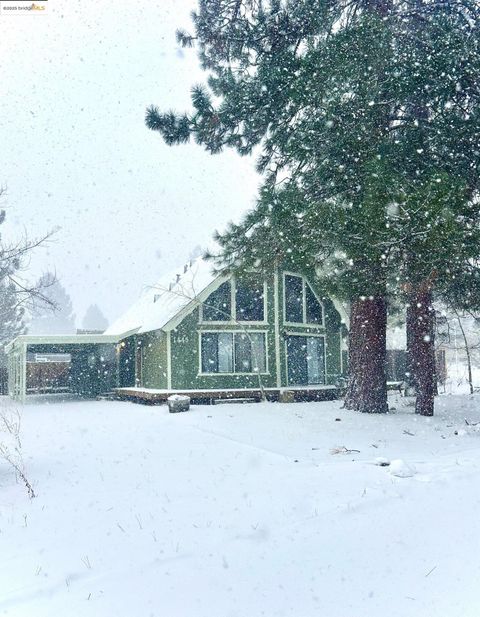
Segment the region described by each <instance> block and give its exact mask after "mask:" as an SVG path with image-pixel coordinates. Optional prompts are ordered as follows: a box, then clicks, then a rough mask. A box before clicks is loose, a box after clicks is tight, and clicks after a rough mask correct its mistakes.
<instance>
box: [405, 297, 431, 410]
mask: <svg viewBox="0 0 480 617" xmlns="http://www.w3.org/2000/svg"><path fill="white" fill-rule="evenodd" d="M425 287H426V288H425ZM408 310H409V312H410V314H409V318H407V330H408V333H407V343H408V345H409V348H408V350H407V355H408V358H409V365H410V370H411V371H412V372H413V376H412V377H413V383H414V384H415V389H416V395H417V399H416V402H415V413H418V414H420V415H422V416H433V410H434V402H435V391H436V370H435V311H434V309H433V298H432V290H431V287H430V286H423V288H422V286H420V287H419V288H418V289H416V290H414V291H413V292H412V294H411V296H410V301H409V307H408Z"/></svg>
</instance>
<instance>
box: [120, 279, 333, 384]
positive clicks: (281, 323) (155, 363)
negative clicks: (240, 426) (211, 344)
mask: <svg viewBox="0 0 480 617" xmlns="http://www.w3.org/2000/svg"><path fill="white" fill-rule="evenodd" d="M287 270H288V271H290V270H289V269H288V268H287ZM291 272H292V273H295V274H303V275H304V276H305V279H306V280H307V281H308V283H309V285H310V287H311V288H312V289H313V291H314V293H315V295H316V296H317V298H318V299H319V300H321V302H322V304H323V310H324V323H323V324H318V325H314V326H311V325H309V326H306V325H301V324H288V323H286V322H285V318H284V271H283V270H281V271H280V270H279V271H278V273H277V276H276V277H275V276H274V275H273V274H272V275H271V276H269V277H268V278H267V279H266V320H265V323H264V322H258V323H245V324H240V323H235V322H233V321H227V322H224V323H215V322H203V323H202V322H200V317H201V310H200V309H199V308H198V307H197V308H195V309H194V310H193V311H192V312H191V313H190V314H188V315H186V316H185V317H184V318H183V319H182V321H181V322H180V323H179V324H178V325H177V326H176V327H175V328H174V329H173V330H171V331H170V332H163V331H161V330H158V331H155V332H150V333H148V334H143V335H137V336H135V337H132V338H134V339H135V343H134V348H135V349H136V351H134V353H135V364H136V371H135V375H136V383H137V385H141V386H143V387H146V388H159V389H167V388H171V389H174V390H182V389H202V390H203V389H231V388H258V387H259V376H258V375H257V374H219V373H202V367H201V361H200V337H201V333H202V332H204V333H205V332H225V331H229V332H245V331H246V332H265V333H266V369H265V372H264V373H262V374H261V375H260V379H261V382H262V385H263V386H264V387H271V388H274V387H277V386H278V385H280V386H282V387H285V386H287V385H288V378H287V353H286V341H287V338H288V336H289V335H292V336H293V335H306V336H308V335H311V336H315V335H317V336H319V335H321V336H322V337H324V341H325V383H326V384H328V385H333V384H335V383H336V382H337V381H338V378H339V377H340V376H341V372H342V362H341V351H340V349H341V320H340V315H339V313H338V312H337V310H336V309H335V307H334V305H333V303H332V302H331V301H330V300H329V299H328V298H327V297H326V295H325V293H324V291H323V290H322V289H321V288H320V286H319V285H318V283H317V282H316V280H315V278H314V277H313V276H308V275H305V273H300V272H298V271H295V269H294V268H292V269H291ZM276 281H277V289H276V284H275V282H276ZM276 291H277V295H276ZM277 305H278V314H277V315H275V307H276V306H277ZM276 342H277V345H276ZM138 347H140V348H141V351H140V352H139V351H138ZM129 349H130V351H131V347H130V348H129ZM169 349H170V364H169V359H168V352H169ZM277 358H279V360H280V363H279V364H280V365H279V366H278V367H277ZM140 362H141V366H140V365H139V363H140ZM169 371H170V376H171V380H170V382H169V379H168V377H169ZM277 375H278V377H277ZM278 379H279V380H280V383H278Z"/></svg>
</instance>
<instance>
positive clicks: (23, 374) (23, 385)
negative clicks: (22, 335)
mask: <svg viewBox="0 0 480 617" xmlns="http://www.w3.org/2000/svg"><path fill="white" fill-rule="evenodd" d="M26 395H27V344H26V343H22V347H21V352H20V401H21V402H22V403H25V399H26Z"/></svg>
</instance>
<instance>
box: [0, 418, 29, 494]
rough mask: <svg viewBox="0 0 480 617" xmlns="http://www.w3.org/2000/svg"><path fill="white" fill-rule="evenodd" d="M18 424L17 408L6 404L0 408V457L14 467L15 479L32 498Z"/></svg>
mask: <svg viewBox="0 0 480 617" xmlns="http://www.w3.org/2000/svg"><path fill="white" fill-rule="evenodd" d="M20 426H21V416H20V412H19V411H18V409H16V408H12V407H6V406H4V407H3V408H1V409H0V459H3V460H4V461H5V462H6V463H8V464H9V465H10V467H12V468H13V469H14V471H15V474H16V476H17V479H20V480H21V481H22V482H23V483H24V484H25V487H26V489H27V492H28V496H29V497H30V499H33V497H35V492H34V490H33V487H32V485H31V484H30V482H29V480H28V478H27V476H26V475H25V467H24V464H23V457H22V442H21V441H20Z"/></svg>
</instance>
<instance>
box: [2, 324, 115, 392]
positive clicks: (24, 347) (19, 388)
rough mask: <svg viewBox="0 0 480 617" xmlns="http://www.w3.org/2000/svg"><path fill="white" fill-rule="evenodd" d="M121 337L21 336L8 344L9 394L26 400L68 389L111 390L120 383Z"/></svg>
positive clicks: (6, 348) (88, 335)
mask: <svg viewBox="0 0 480 617" xmlns="http://www.w3.org/2000/svg"><path fill="white" fill-rule="evenodd" d="M120 338H121V337H119V336H117V335H105V334H72V335H48V336H47V335H45V336H43V335H40V336H33V335H32V336H30V335H22V336H18V337H17V338H16V339H15V340H13V341H12V342H11V343H9V344H8V345H7V346H6V347H5V352H6V354H7V362H8V393H9V395H10V396H11V397H12V398H13V399H15V400H18V401H21V402H24V401H25V399H26V396H27V395H28V394H39V393H47V392H48V393H55V392H68V393H71V394H78V395H79V396H85V397H94V396H97V395H99V394H102V393H105V392H109V391H111V390H112V388H114V387H115V386H117V385H118V374H119V371H118V359H119V345H118V344H119V341H120ZM57 359H58V360H57ZM49 365H50V366H49ZM46 368H47V369H50V370H45V369H46ZM38 369H40V370H38Z"/></svg>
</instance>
